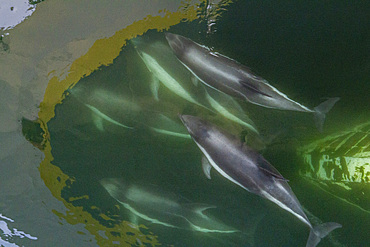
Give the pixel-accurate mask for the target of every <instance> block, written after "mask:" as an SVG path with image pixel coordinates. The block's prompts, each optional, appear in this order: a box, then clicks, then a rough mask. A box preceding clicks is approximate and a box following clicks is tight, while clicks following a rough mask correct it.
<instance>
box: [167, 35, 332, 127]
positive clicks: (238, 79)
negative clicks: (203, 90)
mask: <svg viewBox="0 0 370 247" xmlns="http://www.w3.org/2000/svg"><path fill="white" fill-rule="evenodd" d="M166 38H167V41H168V44H169V45H170V47H171V48H172V50H173V52H174V53H175V55H176V56H177V58H178V59H179V60H180V61H181V62H182V63H183V64H184V65H185V67H187V68H188V69H189V70H190V71H191V72H192V73H193V74H194V75H195V76H197V77H198V78H199V79H200V80H201V81H202V82H203V83H204V84H206V85H208V86H209V87H212V88H215V89H217V90H219V91H221V92H224V93H226V94H229V95H231V96H234V97H236V98H240V99H243V100H247V101H249V102H251V103H253V104H256V105H260V106H263V107H267V108H273V109H280V110H292V111H300V112H310V113H313V114H314V116H315V123H316V126H317V128H318V129H319V130H320V131H322V128H323V123H324V120H325V114H326V113H327V112H328V111H329V110H330V109H331V108H332V107H333V105H334V104H335V103H336V102H337V101H338V100H339V98H330V99H328V100H327V101H325V102H323V103H321V104H320V105H319V106H317V107H315V108H314V109H313V110H311V109H309V108H307V107H305V106H303V105H301V104H299V103H298V102H295V101H293V100H291V99H289V98H288V96H286V95H285V94H283V93H281V92H280V91H278V90H277V89H276V88H274V87H273V86H271V85H270V84H269V83H268V82H267V81H266V80H265V79H263V78H261V77H259V76H256V75H254V74H253V73H252V72H251V70H250V69H248V68H247V67H246V66H244V65H242V64H240V63H238V62H237V61H235V60H233V59H230V58H228V57H226V56H223V55H221V54H218V53H215V52H212V51H211V50H210V49H209V48H207V47H205V46H202V45H199V44H197V43H195V42H193V41H192V40H190V39H188V38H185V37H183V36H181V35H176V34H172V33H166Z"/></svg>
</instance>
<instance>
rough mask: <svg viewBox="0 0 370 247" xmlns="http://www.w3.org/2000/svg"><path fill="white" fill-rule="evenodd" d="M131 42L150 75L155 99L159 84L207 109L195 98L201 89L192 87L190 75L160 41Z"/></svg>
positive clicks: (135, 40)
mask: <svg viewBox="0 0 370 247" xmlns="http://www.w3.org/2000/svg"><path fill="white" fill-rule="evenodd" d="M132 42H133V44H134V45H135V48H136V51H137V53H138V54H139V56H140V58H141V60H142V61H143V62H144V64H145V65H146V67H147V68H148V70H149V71H150V72H151V73H152V82H151V91H152V93H153V95H154V98H155V99H157V100H158V99H159V96H158V90H159V86H160V83H161V84H163V85H164V86H165V87H166V88H168V89H169V90H170V91H172V92H173V93H175V94H176V95H178V96H179V97H181V98H183V99H185V100H187V101H189V102H191V103H193V104H196V105H199V106H202V107H205V108H207V106H205V105H204V104H203V102H201V100H202V97H196V95H197V94H200V93H202V92H201V90H203V89H202V88H201V87H197V86H196V85H193V83H192V82H191V80H190V78H191V73H189V71H187V70H186V69H185V70H184V69H182V68H183V66H182V65H181V63H178V60H177V58H176V57H175V56H174V55H173V53H172V51H171V49H170V48H169V47H168V46H167V45H166V44H165V43H163V42H160V41H157V42H151V43H146V42H144V41H143V40H142V39H139V38H136V39H133V40H132Z"/></svg>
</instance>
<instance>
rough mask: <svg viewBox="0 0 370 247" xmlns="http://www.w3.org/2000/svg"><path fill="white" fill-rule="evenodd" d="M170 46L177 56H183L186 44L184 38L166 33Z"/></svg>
mask: <svg viewBox="0 0 370 247" xmlns="http://www.w3.org/2000/svg"><path fill="white" fill-rule="evenodd" d="M165 36H166V39H167V41H168V44H169V45H170V47H171V49H172V50H173V51H174V52H175V54H181V53H182V51H183V50H184V43H183V42H182V40H181V39H182V36H180V35H176V34H173V33H165Z"/></svg>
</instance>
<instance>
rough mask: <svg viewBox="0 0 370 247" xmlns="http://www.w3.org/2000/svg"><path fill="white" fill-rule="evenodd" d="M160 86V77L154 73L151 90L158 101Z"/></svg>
mask: <svg viewBox="0 0 370 247" xmlns="http://www.w3.org/2000/svg"><path fill="white" fill-rule="evenodd" d="M159 86H160V83H159V80H158V78H157V77H156V76H154V75H152V80H151V82H150V91H151V92H152V94H153V97H154V99H155V100H156V101H158V100H159V97H158V90H159Z"/></svg>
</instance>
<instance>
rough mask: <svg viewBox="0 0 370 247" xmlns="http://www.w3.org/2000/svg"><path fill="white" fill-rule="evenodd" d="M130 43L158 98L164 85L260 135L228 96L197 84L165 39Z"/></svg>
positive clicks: (137, 40) (141, 40)
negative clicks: (148, 73) (149, 77)
mask: <svg viewBox="0 0 370 247" xmlns="http://www.w3.org/2000/svg"><path fill="white" fill-rule="evenodd" d="M131 42H132V43H133V44H134V46H135V49H136V51H137V53H138V54H139V56H140V58H141V60H142V61H143V62H144V64H145V65H146V67H147V68H148V70H149V71H150V72H151V73H152V81H151V85H150V88H151V91H152V94H153V96H154V98H155V99H156V100H157V101H158V100H159V96H158V90H159V88H160V84H163V85H164V86H165V87H166V88H168V89H169V90H170V91H172V92H173V93H175V94H176V95H178V96H179V97H181V98H183V99H185V100H187V101H188V102H191V103H193V104H196V105H198V106H201V107H203V108H205V109H207V110H210V111H211V112H214V111H215V112H217V113H219V114H220V115H222V116H223V117H225V118H226V119H229V120H231V121H233V122H236V123H238V124H241V125H243V126H244V127H246V128H247V129H249V130H251V131H252V132H254V133H256V134H259V132H258V130H257V128H256V127H255V124H254V123H253V121H252V120H251V119H250V118H248V116H246V114H245V113H244V112H243V111H242V110H241V108H240V106H239V105H238V104H237V103H236V102H234V101H232V99H230V96H228V95H223V94H222V93H219V92H217V91H216V92H214V91H215V90H214V89H211V88H206V87H203V85H202V83H198V81H199V80H198V79H197V78H196V77H194V76H193V75H192V74H191V73H190V72H189V71H188V70H187V69H186V68H185V67H184V66H183V65H182V64H181V62H180V61H179V60H178V59H177V57H176V56H175V55H174V54H173V52H172V50H171V48H170V47H169V46H168V45H167V44H166V43H165V41H164V42H161V41H154V42H145V41H144V39H143V38H135V39H133V40H131ZM199 84H201V85H199ZM225 103H226V105H227V107H225Z"/></svg>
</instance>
